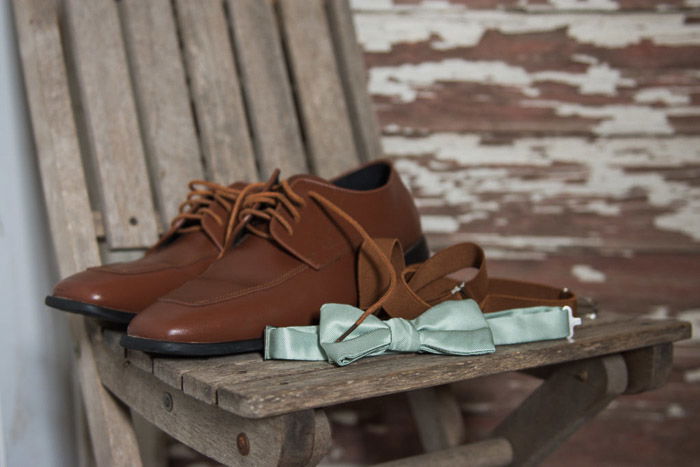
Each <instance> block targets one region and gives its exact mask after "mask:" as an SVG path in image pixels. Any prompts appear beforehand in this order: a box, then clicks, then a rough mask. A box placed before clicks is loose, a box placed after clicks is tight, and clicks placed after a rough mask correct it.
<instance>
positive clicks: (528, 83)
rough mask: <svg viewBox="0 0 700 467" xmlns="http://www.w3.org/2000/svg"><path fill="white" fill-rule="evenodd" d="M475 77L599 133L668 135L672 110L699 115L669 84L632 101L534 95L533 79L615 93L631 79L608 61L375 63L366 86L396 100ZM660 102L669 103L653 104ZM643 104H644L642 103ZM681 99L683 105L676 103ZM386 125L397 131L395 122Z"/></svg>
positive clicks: (410, 99) (528, 104)
mask: <svg viewBox="0 0 700 467" xmlns="http://www.w3.org/2000/svg"><path fill="white" fill-rule="evenodd" d="M449 82H452V83H480V84H489V85H496V86H506V87H509V88H515V89H517V90H518V91H520V93H521V94H522V96H523V100H522V101H521V105H522V106H523V107H536V108H548V109H552V110H553V111H554V113H555V114H556V115H558V116H560V117H582V118H589V119H599V120H601V121H600V122H599V123H598V124H596V125H594V126H593V128H592V131H593V133H595V134H598V135H637V134H652V135H670V134H673V133H674V128H673V127H672V126H671V124H670V122H669V117H672V116H698V115H700V106H691V105H688V104H689V102H690V97H689V96H687V95H678V94H672V93H671V92H670V91H669V90H668V89H662V88H650V89H645V90H642V91H640V92H638V93H637V94H636V95H635V102H637V104H636V105H635V104H630V105H620V104H617V105H598V106H587V105H582V104H576V103H569V102H564V101H557V100H542V99H536V98H537V97H538V96H539V95H540V91H539V89H538V88H537V85H538V84H541V83H545V82H554V83H560V84H565V85H569V86H574V87H576V88H577V89H578V92H579V93H580V94H581V95H593V94H595V95H607V96H614V95H617V94H618V93H619V90H620V89H622V88H629V87H634V86H635V85H636V83H635V81H634V80H631V79H629V78H624V77H623V76H622V74H621V73H620V71H619V70H615V69H612V68H610V67H609V65H607V64H594V65H590V66H589V67H588V68H587V69H586V71H585V73H570V72H562V71H540V72H532V73H530V72H528V71H527V70H525V69H524V68H522V67H519V66H513V65H509V64H507V63H505V62H500V61H469V60H464V59H457V58H454V59H447V60H442V61H438V62H424V63H419V64H403V65H399V66H391V67H374V68H371V69H370V70H369V91H370V93H371V94H373V95H376V96H388V97H391V98H394V99H397V100H398V101H399V102H404V103H408V102H413V101H415V100H416V99H418V98H432V97H433V96H434V93H435V91H436V90H438V89H440V87H442V85H443V83H449ZM659 102H661V103H665V104H667V105H669V106H670V107H657V106H653V104H656V103H659ZM643 104H648V105H643ZM681 105H682V107H680V106H681ZM390 129H391V130H392V132H393V131H398V128H396V127H395V125H390Z"/></svg>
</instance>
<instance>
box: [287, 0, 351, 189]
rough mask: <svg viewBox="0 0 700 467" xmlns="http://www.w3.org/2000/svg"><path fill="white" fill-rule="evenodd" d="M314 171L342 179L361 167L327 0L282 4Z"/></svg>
mask: <svg viewBox="0 0 700 467" xmlns="http://www.w3.org/2000/svg"><path fill="white" fill-rule="evenodd" d="M278 6H279V9H280V17H281V21H282V28H283V31H284V36H285V43H286V46H287V53H288V55H289V57H288V58H289V61H290V65H291V69H292V72H293V77H294V83H295V86H296V91H297V104H298V106H299V108H300V111H301V117H302V123H303V126H304V135H305V137H306V145H307V149H308V151H309V156H310V164H311V167H312V169H313V170H314V171H315V172H316V173H317V174H318V175H320V176H322V177H331V176H335V175H338V174H339V173H340V172H342V171H344V170H348V169H350V168H352V167H354V166H355V165H357V164H358V162H359V161H360V157H359V154H358V151H357V148H356V146H355V141H354V136H353V131H352V124H351V122H350V115H349V113H348V107H347V104H346V102H345V95H344V92H343V87H342V84H341V81H340V77H339V74H338V66H337V64H336V61H335V55H334V50H333V43H332V40H331V35H330V31H329V28H328V22H327V19H326V11H325V8H324V4H323V1H322V0H279V1H278Z"/></svg>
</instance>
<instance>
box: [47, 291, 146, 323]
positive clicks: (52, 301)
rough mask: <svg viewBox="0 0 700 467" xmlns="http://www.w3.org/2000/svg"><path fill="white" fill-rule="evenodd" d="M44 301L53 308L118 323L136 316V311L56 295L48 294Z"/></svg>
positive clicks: (127, 321) (126, 321)
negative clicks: (116, 308) (106, 306)
mask: <svg viewBox="0 0 700 467" xmlns="http://www.w3.org/2000/svg"><path fill="white" fill-rule="evenodd" d="M44 303H45V304H46V305H47V306H50V307H51V308H56V309H57V310H61V311H67V312H69V313H77V314H80V315H85V316H89V317H90V318H97V319H101V320H104V321H109V322H111V323H117V324H129V322H130V321H131V320H132V319H133V318H134V316H136V313H128V312H126V311H119V310H112V309H111V308H105V307H102V306H99V305H93V304H91V303H83V302H77V301H75V300H69V299H67V298H61V297H54V296H53V295H48V296H47V297H46V299H45V300H44Z"/></svg>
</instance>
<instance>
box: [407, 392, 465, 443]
mask: <svg viewBox="0 0 700 467" xmlns="http://www.w3.org/2000/svg"><path fill="white" fill-rule="evenodd" d="M406 395H407V396H408V402H409V404H410V405H411V412H412V413H413V418H414V419H415V421H416V427H417V428H418V434H419V435H420V439H421V443H422V444H423V449H424V450H425V452H432V451H439V450H442V449H447V448H451V447H455V446H459V445H460V444H462V443H464V442H465V441H466V432H465V430H464V421H463V420H462V411H461V409H460V407H459V403H458V402H457V399H456V398H455V395H454V394H453V393H452V388H451V387H450V386H448V385H445V386H437V387H433V388H426V389H419V390H417V391H411V392H408V393H406Z"/></svg>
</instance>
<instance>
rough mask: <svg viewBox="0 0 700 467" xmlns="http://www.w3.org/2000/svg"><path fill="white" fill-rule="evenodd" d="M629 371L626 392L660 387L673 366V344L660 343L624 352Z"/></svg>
mask: <svg viewBox="0 0 700 467" xmlns="http://www.w3.org/2000/svg"><path fill="white" fill-rule="evenodd" d="M622 355H623V357H624V358H625V365H627V371H628V373H629V376H628V379H629V381H628V383H627V389H626V390H625V394H639V393H641V392H644V391H652V390H654V389H659V388H660V387H662V386H663V385H664V384H666V381H668V378H669V376H670V375H671V370H672V368H673V344H659V345H655V346H653V347H645V348H643V349H636V350H632V351H630V352H625V353H624V354H622Z"/></svg>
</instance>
